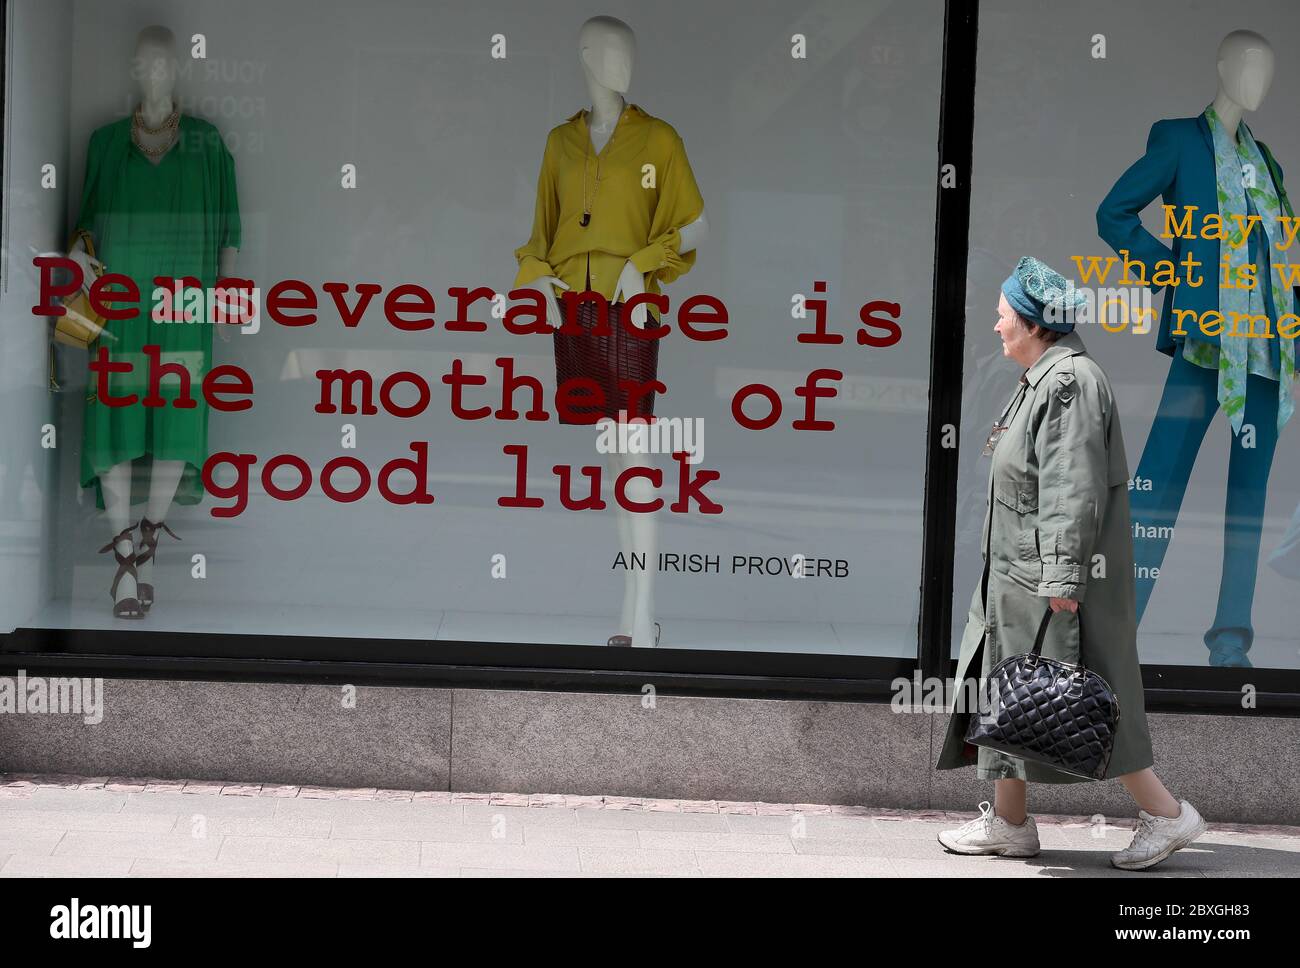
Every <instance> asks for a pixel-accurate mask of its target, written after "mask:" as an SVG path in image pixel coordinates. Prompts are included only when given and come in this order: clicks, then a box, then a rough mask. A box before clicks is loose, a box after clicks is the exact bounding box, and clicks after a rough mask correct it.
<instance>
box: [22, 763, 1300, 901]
mask: <svg viewBox="0 0 1300 968" xmlns="http://www.w3.org/2000/svg"><path fill="white" fill-rule="evenodd" d="M972 816H974V810H973V809H972V812H971V813H966V814H956V813H945V812H942V811H925V810H920V811H917V810H913V811H905V810H887V809H875V808H869V807H831V806H815V805H809V804H793V805H791V804H769V803H727V802H718V801H684V800H639V799H631V798H626V797H571V796H557V795H517V794H470V793H445V792H444V793H438V792H417V791H411V790H373V789H372V790H339V789H326V788H321V787H292V786H271V785H259V784H228V785H223V784H221V783H212V782H188V783H187V782H184V781H174V780H132V779H118V778H103V777H100V778H85V777H66V776H31V775H25V776H19V775H16V774H0V876H3V877H29V876H50V875H54V876H69V875H78V876H100V877H104V876H110V877H116V876H140V877H150V876H153V877H176V876H205V877H207V876H214V877H260V876H278V877H284V876H291V877H347V876H399V877H471V876H489V877H492V876H507V875H524V876H544V875H551V876H555V875H559V876H606V875H668V876H674V875H676V876H701V875H705V876H789V875H795V876H815V877H819V876H867V877H906V876H935V875H938V876H944V877H989V876H996V877H1003V876H1012V877H1130V878H1131V877H1151V876H1156V875H1163V876H1169V877H1216V876H1235V875H1250V876H1261V877H1295V876H1298V875H1300V828H1297V827H1259V826H1247V825H1238V824H1211V825H1210V830H1209V832H1208V833H1207V834H1206V835H1205V836H1204V837H1202V838H1201V840H1199V841H1198V842H1197V843H1196V845H1195V846H1194V847H1191V848H1188V849H1186V850H1183V851H1180V852H1179V853H1178V854H1176V855H1174V857H1173V858H1171V859H1170V860H1169V861H1166V862H1165V863H1164V864H1162V865H1160V866H1159V867H1157V868H1155V869H1154V870H1152V871H1148V872H1145V873H1137V874H1135V873H1126V872H1124V871H1118V870H1115V869H1114V868H1112V867H1111V866H1110V864H1109V861H1108V855H1109V854H1110V853H1111V852H1113V851H1115V850H1118V849H1120V848H1121V847H1123V846H1125V845H1126V844H1127V843H1128V841H1129V838H1130V836H1131V829H1132V821H1131V820H1118V821H1116V820H1101V819H1100V818H1097V819H1096V820H1095V821H1094V820H1090V819H1089V818H1086V817H1056V816H1045V815H1039V816H1038V817H1037V821H1038V826H1039V835H1040V838H1041V840H1042V844H1043V852H1042V853H1041V854H1040V855H1039V856H1037V857H1034V858H1031V859H1029V860H1012V859H1003V858H996V857H961V856H957V855H952V854H948V853H946V852H945V851H944V850H943V849H942V848H941V847H940V846H939V844H938V843H937V842H936V841H935V835H936V834H937V833H938V831H940V830H942V829H945V828H947V827H952V826H955V825H956V824H958V823H961V822H963V821H966V820H969V819H971V817H972Z"/></svg>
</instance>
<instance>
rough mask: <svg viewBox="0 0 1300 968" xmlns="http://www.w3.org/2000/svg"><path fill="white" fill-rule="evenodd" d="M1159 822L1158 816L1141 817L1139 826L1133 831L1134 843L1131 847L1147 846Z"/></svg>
mask: <svg viewBox="0 0 1300 968" xmlns="http://www.w3.org/2000/svg"><path fill="white" fill-rule="evenodd" d="M1157 822H1158V820H1157V818H1156V817H1143V818H1142V819H1140V820H1139V821H1138V825H1137V828H1136V829H1135V830H1134V831H1133V843H1132V844H1130V845H1129V849H1130V850H1132V849H1134V848H1138V847H1145V846H1146V845H1147V842H1148V841H1149V840H1150V839H1151V835H1152V834H1153V833H1154V832H1155V829H1156V823H1157Z"/></svg>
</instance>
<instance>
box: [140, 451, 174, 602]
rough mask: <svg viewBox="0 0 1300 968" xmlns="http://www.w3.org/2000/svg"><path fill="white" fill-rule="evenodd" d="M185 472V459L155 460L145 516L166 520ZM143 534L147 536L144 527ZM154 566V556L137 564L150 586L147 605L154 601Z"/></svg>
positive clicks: (155, 522)
mask: <svg viewBox="0 0 1300 968" xmlns="http://www.w3.org/2000/svg"><path fill="white" fill-rule="evenodd" d="M184 473H185V461H183V460H155V461H154V462H153V470H152V472H151V474H150V477H149V500H148V503H146V504H145V511H144V516H145V518H147V519H148V520H149V521H151V522H152V523H154V524H161V523H162V522H163V521H165V520H166V518H167V513H168V511H170V510H171V506H172V499H173V498H175V497H176V488H177V487H179V486H180V483H181V475H183V474H184ZM141 535H142V536H143V537H147V536H145V535H144V531H143V529H142V530H141ZM146 543H147V542H146ZM153 566H154V559H153V556H150V557H149V558H148V559H147V560H145V561H143V562H141V563H140V564H139V565H138V566H137V571H138V572H139V582H140V584H141V585H145V586H148V587H147V588H145V589H144V590H145V592H146V597H147V601H146V605H147V604H149V603H151V602H152V601H153V594H152V593H153Z"/></svg>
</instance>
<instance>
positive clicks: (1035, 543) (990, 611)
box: [937, 333, 1152, 783]
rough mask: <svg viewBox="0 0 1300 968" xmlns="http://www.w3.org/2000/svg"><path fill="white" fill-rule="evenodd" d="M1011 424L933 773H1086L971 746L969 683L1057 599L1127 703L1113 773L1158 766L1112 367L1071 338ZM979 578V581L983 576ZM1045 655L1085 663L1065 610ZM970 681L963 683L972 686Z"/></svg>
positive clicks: (1017, 406) (1018, 403) (992, 482)
mask: <svg viewBox="0 0 1300 968" xmlns="http://www.w3.org/2000/svg"><path fill="white" fill-rule="evenodd" d="M999 423H1001V424H1002V425H1004V426H1006V428H1007V429H1006V430H1005V431H1004V432H1003V433H1002V435H1001V436H1000V438H999V439H998V442H997V445H996V446H995V447H994V450H993V460H992V467H991V468H990V470H989V493H990V495H991V498H992V500H990V501H989V503H988V509H987V511H986V512H985V518H984V531H983V542H984V546H985V547H987V548H988V553H987V554H986V555H985V571H986V574H987V580H988V604H987V608H986V606H985V602H984V600H983V595H982V591H983V589H982V587H980V586H977V587H976V589H975V593H974V595H972V596H971V604H970V614H969V617H968V619H967V622H966V630H965V633H964V634H963V636H962V642H961V655H960V658H959V659H958V661H957V675H956V679H955V684H956V686H957V687H958V688H957V689H956V690H955V692H954V699H955V702H954V705H953V706H952V707H950V708H951V709H953V710H955V711H953V712H952V715H951V716H950V718H949V720H948V729H947V733H946V735H945V737H944V742H943V748H942V750H941V751H940V753H939V760H938V763H937V768H938V769H941V770H951V769H957V768H958V767H963V766H972V765H974V766H977V767H978V773H979V776H980V778H981V779H994V780H996V779H1009V778H1016V779H1022V780H1030V781H1034V782H1039V783H1071V782H1075V781H1078V780H1083V779H1085V778H1084V777H1078V776H1073V775H1071V774H1068V773H1062V772H1061V771H1059V770H1054V769H1052V768H1051V767H1049V766H1046V765H1044V764H1040V763H1034V762H1030V761H1026V760H1022V759H1019V758H1018V757H1013V756H1008V755H1006V754H1004V753H999V752H996V751H994V750H990V749H986V748H983V747H980V748H978V749H977V748H976V747H974V746H969V745H967V744H966V742H965V733H966V725H967V722H968V720H969V716H970V712H969V711H966V712H963V711H962V710H963V709H965V710H972V709H973V707H972V706H971V705H970V703H963V702H962V697H963V694H964V693H963V689H962V688H961V686H962V683H963V682H964V681H965V680H967V679H968V678H971V677H976V678H978V679H982V678H984V677H986V676H987V675H988V673H989V672H990V671H991V670H992V668H993V667H994V666H995V665H997V664H998V663H999V662H1001V661H1002V660H1003V659H1005V658H1007V657H1009V656H1012V655H1015V654H1017V653H1020V652H1028V651H1029V650H1030V649H1031V648H1032V647H1033V643H1034V636H1035V634H1036V632H1037V630H1038V624H1039V622H1040V621H1041V620H1042V617H1043V612H1044V611H1045V610H1046V608H1047V604H1048V599H1049V598H1052V597H1056V598H1071V599H1075V600H1076V601H1078V602H1080V603H1081V604H1080V608H1081V609H1082V611H1083V613H1084V631H1085V639H1086V640H1085V642H1084V643H1083V645H1084V648H1083V660H1084V664H1085V665H1086V666H1088V668H1090V669H1092V670H1093V671H1095V672H1096V673H1098V674H1099V675H1100V676H1101V677H1102V678H1103V679H1105V680H1106V681H1107V682H1108V683H1110V686H1111V688H1112V689H1114V691H1115V695H1116V696H1117V697H1118V698H1119V709H1120V716H1119V723H1118V726H1117V730H1116V736H1115V748H1114V751H1113V753H1112V755H1111V760H1110V764H1109V767H1108V768H1107V771H1106V778H1107V779H1109V778H1110V777H1116V776H1122V775H1124V774H1125V773H1132V772H1134V771H1135V770H1141V769H1144V768H1146V767H1148V766H1151V764H1152V755H1151V737H1150V734H1149V733H1148V732H1147V721H1146V709H1145V703H1144V701H1143V692H1142V673H1141V669H1140V668H1139V666H1138V656H1137V618H1136V613H1135V610H1134V601H1133V536H1132V531H1131V530H1130V529H1131V524H1130V520H1129V505H1128V461H1127V459H1126V457H1125V454H1124V437H1123V435H1122V433H1121V432H1120V422H1119V413H1118V410H1117V408H1116V406H1115V398H1114V396H1113V395H1112V393H1111V388H1110V381H1109V380H1107V379H1106V374H1105V373H1103V372H1102V370H1101V367H1099V366H1098V365H1097V363H1096V361H1094V360H1093V359H1092V357H1090V356H1089V355H1088V353H1087V350H1086V349H1085V348H1084V345H1083V340H1082V339H1080V338H1079V336H1078V334H1077V333H1070V334H1068V335H1066V336H1064V337H1062V338H1061V339H1060V340H1058V341H1057V342H1056V343H1054V344H1052V345H1051V346H1049V347H1048V349H1047V351H1046V352H1045V353H1043V355H1042V356H1041V357H1039V359H1038V360H1037V361H1036V362H1035V363H1034V365H1033V366H1031V367H1030V368H1029V369H1028V370H1026V371H1025V373H1024V375H1023V376H1022V377H1021V383H1020V386H1019V387H1017V391H1016V394H1015V395H1014V396H1013V397H1012V399H1011V401H1010V403H1009V404H1008V405H1007V411H1006V413H1005V414H1004V416H1003V417H1002V419H1001V420H1000V421H999ZM981 585H982V583H981ZM1043 654H1044V655H1050V656H1053V657H1055V658H1058V659H1064V660H1065V661H1068V662H1078V661H1079V658H1080V655H1079V624H1078V621H1077V620H1076V618H1075V617H1074V616H1073V615H1070V614H1068V613H1066V614H1062V615H1055V616H1053V617H1052V621H1051V624H1050V625H1049V626H1048V632H1047V639H1046V641H1045V642H1044V645H1043ZM972 686H973V684H967V689H968V690H969V692H968V693H966V694H968V695H973V694H974V691H973V688H972Z"/></svg>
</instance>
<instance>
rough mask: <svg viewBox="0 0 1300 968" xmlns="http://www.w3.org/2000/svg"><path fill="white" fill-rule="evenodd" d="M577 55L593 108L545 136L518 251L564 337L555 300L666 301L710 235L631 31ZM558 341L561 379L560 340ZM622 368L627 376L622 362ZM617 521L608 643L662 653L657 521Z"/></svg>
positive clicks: (626, 344)
mask: <svg viewBox="0 0 1300 968" xmlns="http://www.w3.org/2000/svg"><path fill="white" fill-rule="evenodd" d="M578 46H579V52H578V58H579V61H580V63H581V64H582V70H583V74H584V75H585V77H586V80H587V89H588V91H589V92H590V94H591V104H592V107H591V110H590V111H586V110H584V111H579V112H578V113H577V114H575V115H573V116H572V117H570V118H569V120H568V121H566V122H565V123H564V124H562V125H559V126H558V127H556V128H554V129H553V130H552V131H551V133H550V135H549V136H548V137H547V140H546V151H545V154H544V156H543V158H542V170H541V175H540V177H539V178H538V185H537V209H536V213H535V215H534V219H533V232H532V236H531V237H530V238H529V240H528V242H527V243H525V244H524V245H523V246H521V247H520V248H519V249H517V250H516V252H515V257H516V258H517V259H518V261H519V273H518V275H517V276H516V278H515V285H514V288H515V289H534V290H536V291H537V292H539V293H540V294H541V296H542V298H543V300H544V301H545V304H546V307H547V322H548V323H549V324H550V325H551V326H552V327H553V328H555V329H556V330H557V331H558V330H559V327H560V325H561V323H562V322H563V312H562V310H561V308H560V304H559V299H558V298H557V293H558V292H560V291H564V290H570V289H571V290H573V291H575V292H583V291H584V290H587V289H590V290H592V291H594V292H599V293H600V294H601V295H602V296H604V297H605V298H606V299H607V300H609V302H610V303H612V304H620V303H624V302H626V301H628V300H630V299H631V298H633V297H634V296H638V295H641V294H642V293H645V292H651V293H658V292H659V291H660V284H661V283H668V282H671V281H673V280H674V279H676V278H677V277H678V276H680V275H681V274H683V273H684V272H687V271H689V269H690V268H691V266H692V265H694V262H695V252H696V249H697V248H698V247H699V245H700V243H701V242H702V241H703V240H704V237H705V234H706V233H707V231H708V223H707V222H706V221H705V217H704V201H703V199H702V198H701V197H700V192H699V189H698V187H697V186H696V184H695V177H694V175H693V174H692V172H691V167H690V163H689V161H688V160H687V158H686V150H685V147H684V146H683V145H682V140H681V138H680V137H679V136H678V134H677V132H676V131H675V130H674V129H673V128H672V126H671V125H669V124H667V123H665V122H663V121H661V120H659V119H657V118H653V117H651V116H650V115H649V114H647V113H646V112H645V111H643V110H641V108H639V107H638V106H637V105H635V104H628V103H627V102H626V101H625V100H624V98H623V95H624V94H626V93H627V91H628V88H629V87H630V86H631V82H632V66H633V61H634V59H635V54H636V37H635V35H634V34H633V33H632V28H631V27H629V26H628V25H627V24H625V23H623V22H622V21H621V20H617V19H615V18H614V17H592V18H591V19H590V20H588V21H587V22H586V23H584V24H583V25H582V29H581V31H580V32H579V35H578ZM652 315H653V314H652V313H651V312H650V311H649V310H648V309H647V307H646V305H645V304H644V303H641V304H640V305H637V306H635V307H633V309H632V313H631V323H632V325H633V326H635V327H637V328H639V329H645V328H647V326H649V325H652V324H654V325H657V322H658V321H657V320H650V319H649V317H650V316H652ZM610 324H611V326H612V328H613V330H614V334H613V338H612V339H610V340H609V341H608V344H613V343H615V342H618V343H619V344H620V345H619V346H618V347H617V349H614V348H613V347H612V345H607V343H606V342H604V341H602V343H601V344H600V347H601V348H600V349H599V350H595V351H590V352H593V353H604V354H610V355H617V356H618V357H619V358H620V359H622V358H623V357H636V356H641V357H644V356H645V355H646V354H647V353H651V352H652V353H653V355H652V356H651V357H650V358H649V362H648V363H643V364H642V365H641V369H640V373H639V375H641V376H647V377H648V378H650V379H654V378H655V374H656V369H657V349H658V341H657V340H644V339H637V338H636V337H633V336H625V335H623V333H622V331H621V327H620V323H619V322H616V321H615V319H614V316H613V315H611V317H610ZM556 339H557V342H556V351H557V369H559V361H560V353H561V342H560V340H561V337H560V336H559V334H558V332H557V337H556ZM578 339H581V337H578ZM566 345H567V344H566ZM588 352H589V351H588V350H585V349H584V350H582V353H584V354H586V353H588ZM587 358H588V359H590V358H591V357H590V356H588V357H587ZM619 367H620V371H619V375H620V377H621V376H624V374H623V373H622V370H621V367H622V363H621V362H620V363H619ZM612 406H613V405H612V404H611V405H610V406H609V407H608V408H607V409H606V410H605V412H604V414H603V415H602V416H601V417H600V420H599V421H598V423H599V424H600V425H601V429H605V428H604V426H603V425H604V423H605V422H606V421H608V420H621V419H623V417H624V416H625V415H623V414H620V413H618V412H615V411H613V410H612ZM650 412H651V413H652V412H653V411H652V410H651V411H650ZM634 416H635V415H634ZM608 460H609V471H610V474H611V475H612V476H613V477H615V478H617V477H619V476H620V475H622V474H624V473H627V472H628V471H631V470H634V469H636V468H641V467H646V468H649V467H650V466H651V463H650V461H651V458H650V455H647V454H639V453H619V452H617V451H615V452H611V453H610V454H609V455H608ZM626 493H627V497H628V498H629V499H630V500H632V501H635V502H650V501H652V500H653V499H654V486H653V484H652V483H651V481H650V480H648V479H647V478H646V477H644V476H642V475H636V476H633V477H631V478H630V479H629V481H628V486H627V491H626ZM617 514H618V528H619V539H620V544H621V546H622V550H623V555H622V560H623V562H624V564H625V571H624V576H625V584H624V594H623V609H622V614H621V618H620V626H619V634H617V635H614V636H612V637H610V639H609V644H610V645H616V646H627V645H631V646H636V647H653V646H655V645H658V644H659V635H658V633H657V628H656V623H655V621H654V573H655V568H656V563H657V543H658V542H657V522H656V519H655V517H654V515H653V514H648V513H632V512H629V511H626V510H625V509H623V508H622V507H621V506H619V507H618V509H617ZM634 563H636V566H635V567H634ZM642 563H643V566H642Z"/></svg>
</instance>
